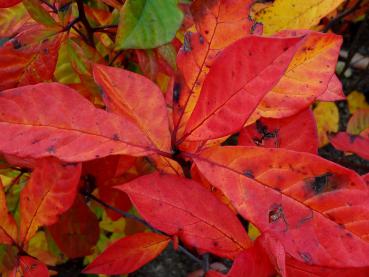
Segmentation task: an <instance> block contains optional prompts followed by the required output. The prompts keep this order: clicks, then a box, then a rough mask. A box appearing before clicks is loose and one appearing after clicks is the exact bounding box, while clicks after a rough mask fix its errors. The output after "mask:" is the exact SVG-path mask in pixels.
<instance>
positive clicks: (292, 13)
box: [253, 0, 344, 35]
mask: <svg viewBox="0 0 369 277" xmlns="http://www.w3.org/2000/svg"><path fill="white" fill-rule="evenodd" d="M343 1H344V0H310V1H300V0H275V1H273V3H271V4H270V5H264V6H263V7H262V8H259V7H257V6H256V7H253V9H255V15H254V16H255V19H256V21H258V22H262V23H263V27H264V28H263V29H264V34H267V35H270V34H274V33H276V32H279V31H282V30H286V29H310V28H311V27H313V26H315V25H317V24H318V23H319V21H320V19H321V18H323V17H324V16H326V15H327V14H329V13H330V12H332V11H334V10H335V9H336V8H337V7H338V6H339V5H340V4H341V3H342V2H343Z"/></svg>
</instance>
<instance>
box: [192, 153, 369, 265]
mask: <svg viewBox="0 0 369 277" xmlns="http://www.w3.org/2000/svg"><path fill="white" fill-rule="evenodd" d="M193 159H194V161H195V163H196V165H197V167H198V169H199V170H200V172H201V173H202V174H203V175H204V176H205V177H206V178H207V179H208V180H209V182H210V183H211V184H212V185H214V186H215V187H217V188H218V189H220V190H222V191H223V192H224V194H225V195H226V196H227V197H228V198H229V199H230V200H231V202H232V204H233V206H234V207H235V208H236V209H237V211H238V212H239V213H240V214H241V215H242V216H243V217H245V218H246V219H247V220H249V221H250V222H251V223H253V224H254V225H255V226H256V227H257V228H258V229H259V230H261V231H262V232H266V231H268V232H270V233H271V234H272V235H273V236H274V237H276V238H277V239H278V240H280V241H281V242H282V244H283V246H284V247H285V250H286V253H287V254H289V255H290V256H292V257H294V258H295V259H297V260H300V261H302V262H305V263H307V264H315V265H321V266H331V267H332V266H334V267H363V266H369V202H368V197H369V190H368V189H367V185H366V184H365V183H364V182H363V180H362V179H361V178H360V176H358V175H357V174H356V173H355V172H353V171H351V170H349V169H346V168H344V167H341V166H339V165H337V164H334V163H332V162H330V161H327V160H324V159H322V158H320V157H318V156H316V155H313V154H309V153H303V152H295V151H291V150H286V149H275V148H269V149H267V148H261V147H241V146H234V147H214V148H210V149H208V150H205V151H203V152H202V153H201V154H200V155H199V156H194V157H193ZM245 172H252V177H250V175H249V174H245ZM301 238H303V239H301Z"/></svg>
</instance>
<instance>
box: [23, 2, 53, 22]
mask: <svg viewBox="0 0 369 277" xmlns="http://www.w3.org/2000/svg"><path fill="white" fill-rule="evenodd" d="M23 5H24V6H25V7H26V9H27V11H28V13H29V15H30V16H31V17H32V18H33V19H34V20H36V21H37V22H38V23H41V24H43V25H46V26H55V25H56V22H55V20H54V18H52V16H51V15H50V14H49V13H48V12H47V11H46V10H45V9H44V8H43V7H42V5H41V3H40V1H38V0H23Z"/></svg>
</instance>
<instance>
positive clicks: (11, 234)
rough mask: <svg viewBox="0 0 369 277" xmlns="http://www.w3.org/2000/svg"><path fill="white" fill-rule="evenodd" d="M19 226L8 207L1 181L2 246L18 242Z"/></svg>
mask: <svg viewBox="0 0 369 277" xmlns="http://www.w3.org/2000/svg"><path fill="white" fill-rule="evenodd" d="M17 233H18V229H17V224H16V223H15V220H14V218H13V216H12V214H11V213H9V211H8V208H7V206H6V198H5V193H4V188H3V184H2V183H1V180H0V244H13V243H14V242H15V241H17Z"/></svg>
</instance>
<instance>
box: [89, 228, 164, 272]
mask: <svg viewBox="0 0 369 277" xmlns="http://www.w3.org/2000/svg"><path fill="white" fill-rule="evenodd" d="M169 242H170V239H169V238H168V237H166V236H163V235H160V234H155V233H138V234H135V235H132V236H129V237H125V238H122V239H120V240H118V241H116V242H114V243H113V244H112V245H110V246H109V247H108V248H107V249H106V250H105V251H104V252H103V253H102V254H101V255H100V256H98V257H97V258H96V259H95V260H94V261H93V262H92V263H91V264H90V265H88V266H87V267H86V268H85V269H84V270H83V273H89V274H109V275H116V274H128V273H130V272H133V271H135V270H137V269H138V268H140V267H141V266H143V265H144V264H146V263H148V262H150V261H151V260H153V259H154V258H155V257H157V256H158V255H159V254H160V253H161V252H162V251H163V250H164V249H165V248H166V247H167V245H168V243H169Z"/></svg>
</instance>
